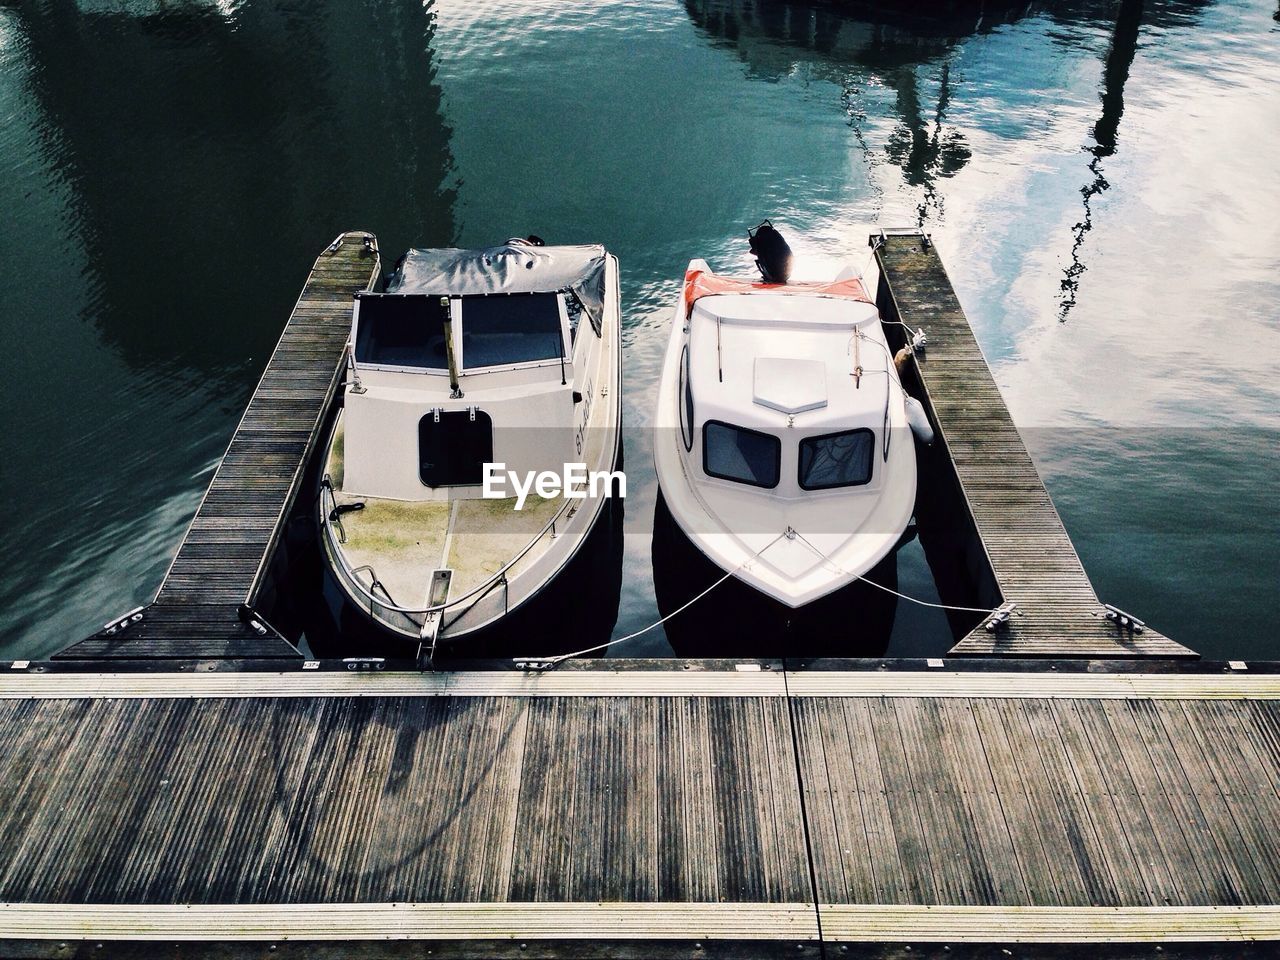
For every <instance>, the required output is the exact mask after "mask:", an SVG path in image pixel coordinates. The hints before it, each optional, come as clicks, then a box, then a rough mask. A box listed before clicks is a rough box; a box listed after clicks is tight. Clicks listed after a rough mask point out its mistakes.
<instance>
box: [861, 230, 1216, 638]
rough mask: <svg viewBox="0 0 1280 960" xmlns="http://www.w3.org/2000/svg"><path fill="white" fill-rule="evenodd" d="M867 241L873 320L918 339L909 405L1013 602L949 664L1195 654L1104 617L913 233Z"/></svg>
mask: <svg viewBox="0 0 1280 960" xmlns="http://www.w3.org/2000/svg"><path fill="white" fill-rule="evenodd" d="M871 239H872V243H873V245H875V253H876V261H877V264H878V265H879V267H880V281H879V288H878V291H877V295H876V300H877V303H878V305H879V307H880V311H881V314H882V315H883V316H884V317H885V318H886V319H889V320H900V321H901V322H903V323H905V324H906V325H907V326H909V327H910V328H911V329H913V330H915V329H919V328H922V329H924V331H925V333H926V335H927V337H928V344H927V348H926V351H925V352H923V353H920V354H918V355H917V358H916V360H915V361H914V363H915V368H916V372H917V374H918V376H919V380H920V382H921V384H922V385H923V389H924V394H925V395H924V396H923V397H920V398H918V399H920V400H921V402H923V403H924V404H925V406H926V408H927V409H928V410H929V413H930V421H931V422H932V424H933V427H934V431H935V434H936V435H937V436H938V438H939V440H938V441H935V442H940V443H942V444H943V445H944V448H945V450H946V452H947V454H948V456H949V459H950V462H951V463H952V464H953V465H954V469H955V474H956V477H957V479H958V481H959V483H960V486H961V489H962V491H963V498H964V501H965V503H966V505H967V507H968V510H969V513H970V518H971V521H972V523H971V526H972V529H973V530H974V531H975V535H976V538H977V540H978V541H980V543H981V547H982V551H981V552H982V553H983V555H984V559H985V563H986V564H987V566H988V567H989V576H990V577H991V578H994V582H995V583H996V585H997V587H998V590H999V598H998V599H999V601H1012V602H1014V603H1016V604H1017V613H1016V614H1015V615H1014V616H1013V617H1011V618H1010V620H1009V622H1008V624H1007V625H1006V627H1005V628H1003V629H1000V630H996V631H988V630H986V629H984V627H983V625H981V624H980V625H979V626H978V628H977V629H975V630H973V631H972V632H971V633H970V634H969V635H968V636H966V637H964V638H963V639H962V640H961V641H960V642H959V643H957V644H956V645H955V646H954V647H953V648H952V649H951V653H952V655H978V656H1006V657H1194V656H1196V654H1195V653H1194V652H1193V651H1191V650H1189V649H1187V648H1186V647H1184V646H1182V645H1181V644H1179V643H1175V642H1174V641H1172V640H1170V639H1169V638H1168V637H1165V636H1163V635H1162V634H1160V633H1158V632H1157V631H1155V630H1153V629H1151V628H1150V627H1144V628H1143V629H1142V631H1141V632H1132V631H1129V630H1126V629H1124V628H1122V627H1120V626H1118V625H1117V624H1115V623H1113V622H1112V621H1109V620H1107V619H1106V618H1105V616H1104V614H1105V612H1106V611H1105V608H1104V606H1103V603H1102V601H1101V600H1099V599H1098V595H1097V594H1096V593H1095V592H1094V589H1093V585H1092V584H1091V583H1090V582H1089V577H1088V575H1087V574H1086V573H1085V571H1084V567H1083V565H1082V564H1081V563H1080V558H1079V557H1078V556H1077V555H1076V551H1075V547H1074V546H1073V545H1072V543H1071V538H1070V537H1069V536H1068V535H1067V532H1066V530H1065V529H1064V527H1063V525H1062V520H1061V518H1060V517H1059V516H1058V511H1057V510H1056V509H1055V508H1054V506H1053V501H1052V500H1051V499H1050V497H1049V493H1048V491H1047V490H1046V489H1045V487H1044V483H1043V481H1042V480H1041V479H1040V474H1039V473H1038V472H1037V471H1036V467H1035V464H1034V463H1032V461H1031V457H1030V455H1029V454H1028V453H1027V448H1026V445H1025V444H1024V443H1023V441H1022V437H1021V435H1020V434H1019V432H1018V428H1017V427H1016V426H1015V425H1014V423H1013V419H1012V418H1011V417H1010V416H1009V410H1008V407H1006V406H1005V403H1004V399H1003V398H1002V397H1001V396H1000V391H999V389H997V387H996V384H995V380H994V379H993V378H992V376H991V370H990V368H989V367H988V366H987V361H986V359H985V358H984V357H983V355H982V350H981V348H980V347H979V346H978V342H977V340H976V339H975V338H974V335H973V329H972V327H971V326H970V325H969V321H968V319H967V318H966V317H965V315H964V311H963V310H962V309H961V307H960V303H959V301H958V300H957V298H956V293H955V290H954V288H953V287H952V286H951V281H950V279H949V278H948V277H947V272H946V269H945V268H944V267H943V265H942V260H941V258H940V257H939V256H938V251H937V250H936V249H935V248H934V246H933V244H932V243H931V242H929V240H928V238H927V237H925V236H924V235H922V234H919V233H899V234H888V235H886V234H880V235H878V236H874V237H872V238H871Z"/></svg>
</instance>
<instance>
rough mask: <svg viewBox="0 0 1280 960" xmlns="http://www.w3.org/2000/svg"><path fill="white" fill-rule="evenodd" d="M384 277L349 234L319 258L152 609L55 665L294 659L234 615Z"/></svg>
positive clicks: (288, 503) (275, 537)
mask: <svg viewBox="0 0 1280 960" xmlns="http://www.w3.org/2000/svg"><path fill="white" fill-rule="evenodd" d="M379 273H380V265H379V257H378V249H377V241H376V240H375V239H374V237H373V235H372V234H368V233H359V232H353V233H345V234H343V235H342V236H341V237H339V238H338V240H336V241H335V242H334V244H332V245H331V246H329V247H328V248H326V250H325V251H324V252H323V253H321V254H320V256H319V257H317V258H316V261H315V264H314V266H313V267H312V268H311V273H310V275H309V276H308V278H307V283H306V286H305V287H304V288H303V290H302V294H301V296H300V297H299V298H298V302H297V305H296V306H295V307H294V310H293V313H292V315H291V316H290V318H289V321H288V323H287V324H286V325H285V328H284V332H283V333H282V334H281V336H280V340H279V342H278V343H277V344H276V348H275V350H274V352H273V353H272V355H271V359H270V361H269V362H268V363H267V367H266V370H265V371H264V372H263V374H262V379H261V380H260V381H259V382H258V387H257V389H256V390H255V391H254V394H253V397H252V399H251V400H250V401H249V406H248V408H247V409H246V410H245V412H244V416H243V417H242V419H241V421H240V425H239V427H238V428H237V429H236V432H235V435H234V436H233V437H232V438H231V443H230V445H229V446H228V448H227V452H226V454H225V456H224V457H223V459H222V463H221V464H220V465H219V467H218V470H217V472H216V473H215V474H214V477H213V481H212V482H211V483H210V484H209V489H208V491H207V492H206V493H205V496H204V500H203V502H202V503H201V504H200V508H199V510H197V511H196V515H195V518H194V519H193V520H192V521H191V526H190V528H189V529H188V530H187V534H186V537H185V538H184V539H183V542H182V545H181V547H179V549H178V553H177V556H175V557H174V559H173V564H172V565H171V566H170V568H169V572H168V574H167V575H166V576H165V579H164V582H163V583H162V584H161V585H160V590H159V592H158V593H157V595H156V599H155V601H154V602H153V603H152V604H151V605H150V606H149V607H147V608H146V609H144V610H143V611H141V613H142V618H141V620H139V621H137V622H136V623H131V624H130V625H129V626H128V627H127V628H125V629H123V630H120V629H116V630H114V631H113V632H108V631H107V630H103V631H101V632H99V633H97V634H95V635H94V636H93V637H91V638H89V639H88V640H84V641H82V642H80V643H77V644H74V645H73V646H71V647H69V648H67V649H66V650H64V651H62V652H61V653H59V654H58V655H57V657H56V659H70V660H83V659H106V660H110V659H129V660H142V659H189V658H195V659H217V658H236V659H248V658H254V659H262V658H274V657H297V656H299V654H298V652H297V651H296V650H295V649H294V648H293V647H292V646H291V645H290V644H288V643H287V642H286V641H285V640H284V639H282V638H281V637H279V636H278V635H276V634H275V633H274V632H271V631H268V632H267V634H266V635H265V636H263V635H260V634H259V633H258V632H257V631H255V630H252V629H250V628H249V627H248V626H246V625H245V624H244V623H242V622H241V620H240V618H239V616H238V615H237V608H238V607H239V605H240V604H248V605H250V606H253V605H254V603H255V602H256V600H257V597H258V594H259V592H260V591H261V589H262V586H263V578H264V573H265V570H266V568H267V565H268V564H269V563H270V560H271V557H272V554H273V553H274V551H275V548H276V545H277V543H278V542H279V539H280V536H281V528H282V526H283V524H284V520H285V518H286V517H287V516H288V513H289V510H290V508H291V507H292V505H293V503H294V500H295V498H296V497H297V495H298V487H299V485H300V479H301V476H302V472H303V470H304V469H305V466H306V463H307V461H308V458H309V455H310V453H311V451H312V449H313V448H314V447H315V444H316V442H317V438H318V434H319V430H320V427H321V424H322V423H323V421H324V417H325V412H326V410H327V409H328V407H329V404H330V403H331V401H332V400H333V396H334V391H335V390H336V389H337V386H338V383H339V381H340V380H341V377H342V369H341V362H340V361H341V359H342V353H343V346H344V344H345V343H346V340H347V336H348V333H349V331H350V327H351V299H352V296H353V295H354V294H355V293H356V292H357V291H360V290H365V289H368V288H369V287H370V286H371V285H372V284H373V283H374V282H375V281H376V280H377V278H378V276H379Z"/></svg>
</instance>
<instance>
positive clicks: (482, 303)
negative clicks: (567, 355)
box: [462, 293, 564, 370]
mask: <svg viewBox="0 0 1280 960" xmlns="http://www.w3.org/2000/svg"><path fill="white" fill-rule="evenodd" d="M560 318H561V311H560V297H559V295H558V294H554V293H509V294H493V295H490V296H483V297H463V298H462V364H463V368H464V369H467V370H475V369H477V368H478V367H498V366H505V365H507V364H512V363H530V362H534V361H538V360H557V359H559V358H560V357H562V356H563V355H564V351H563V349H562V346H561V342H562V341H561V328H560Z"/></svg>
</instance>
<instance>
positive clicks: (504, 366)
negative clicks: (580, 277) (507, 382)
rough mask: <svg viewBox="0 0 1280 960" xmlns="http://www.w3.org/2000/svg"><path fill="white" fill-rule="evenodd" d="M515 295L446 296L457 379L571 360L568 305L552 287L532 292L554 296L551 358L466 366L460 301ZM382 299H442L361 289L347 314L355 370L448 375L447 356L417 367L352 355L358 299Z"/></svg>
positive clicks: (356, 337) (357, 329)
mask: <svg viewBox="0 0 1280 960" xmlns="http://www.w3.org/2000/svg"><path fill="white" fill-rule="evenodd" d="M519 295H521V294H507V293H489V294H468V295H467V296H465V297H463V296H450V297H448V298H447V299H448V300H449V328H450V335H451V337H452V339H453V343H454V349H455V350H456V352H457V368H458V376H459V378H464V379H465V378H466V377H468V376H477V375H480V374H487V373H495V372H501V371H508V370H528V369H534V368H538V367H560V366H561V365H564V366H568V365H569V364H570V363H571V359H572V355H571V353H570V352H569V351H570V349H571V348H570V347H569V346H567V345H569V344H572V343H573V338H572V335H571V331H570V324H569V311H568V306H567V304H566V302H565V293H564V291H563V290H555V291H544V292H541V293H538V294H536V295H539V296H554V297H555V298H556V309H557V311H558V313H559V319H560V353H559V354H557V355H556V356H553V357H546V358H543V359H538V360H517V361H514V362H511V363H497V364H489V365H486V366H480V367H467V366H466V348H465V345H464V340H463V319H462V318H463V313H464V310H463V301H465V300H472V299H478V298H481V297H483V298H485V299H488V298H495V299H496V298H499V297H509V296H519ZM383 298H397V299H402V300H422V301H424V303H425V301H428V300H432V301H435V302H436V303H437V304H438V303H439V301H440V300H442V299H445V298H444V297H440V296H436V295H434V294H427V293H373V292H368V293H365V292H362V293H359V294H357V295H356V298H355V307H354V309H353V310H352V317H351V350H350V357H351V365H352V367H353V368H354V369H355V370H357V371H369V370H373V371H383V372H387V373H411V374H426V375H429V376H443V377H448V376H449V365H448V360H447V358H446V359H445V362H444V365H443V366H417V365H411V364H404V363H377V362H373V361H369V360H361V359H359V357H358V356H357V355H356V352H357V345H358V344H359V336H360V307H361V302H362V301H366V300H373V299H383Z"/></svg>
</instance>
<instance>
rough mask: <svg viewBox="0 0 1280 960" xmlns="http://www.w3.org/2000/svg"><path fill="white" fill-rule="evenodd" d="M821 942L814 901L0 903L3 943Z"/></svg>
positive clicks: (0, 937)
mask: <svg viewBox="0 0 1280 960" xmlns="http://www.w3.org/2000/svg"><path fill="white" fill-rule="evenodd" d="M80 938H91V939H96V940H173V939H177V940H184V939H192V940H201V941H241V940H343V941H351V940H475V939H499V940H549V939H557V940H604V939H607V940H635V939H643V940H699V939H732V940H742V939H747V940H793V941H794V940H801V941H803V940H811V941H812V940H817V939H818V924H817V920H816V917H815V915H814V909H813V904H812V903H509V902H489V903H303V904H198V905H185V904H83V905H79V904H44V903H4V904H0V941H2V940H6V939H11V940H56V939H64V940H65V939H72V940H74V939H80Z"/></svg>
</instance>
